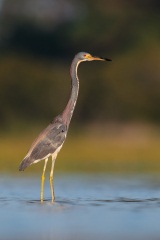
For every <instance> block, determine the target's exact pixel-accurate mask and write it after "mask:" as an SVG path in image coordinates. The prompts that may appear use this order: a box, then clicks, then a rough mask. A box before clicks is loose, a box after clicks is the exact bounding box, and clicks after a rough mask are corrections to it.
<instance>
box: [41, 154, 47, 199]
mask: <svg viewBox="0 0 160 240" xmlns="http://www.w3.org/2000/svg"><path fill="white" fill-rule="evenodd" d="M47 162H48V158H46V159H45V162H44V168H43V173H42V178H41V203H42V202H43V196H44V180H45V171H46V165H47Z"/></svg>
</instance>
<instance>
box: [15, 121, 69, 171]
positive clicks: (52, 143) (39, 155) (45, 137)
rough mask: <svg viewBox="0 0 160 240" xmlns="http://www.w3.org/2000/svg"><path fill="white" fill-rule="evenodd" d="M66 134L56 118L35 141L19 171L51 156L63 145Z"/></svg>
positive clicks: (60, 122) (64, 128)
mask: <svg viewBox="0 0 160 240" xmlns="http://www.w3.org/2000/svg"><path fill="white" fill-rule="evenodd" d="M66 134H67V128H66V126H65V125H64V124H63V122H62V121H61V118H58V117H57V118H56V119H54V121H53V122H52V123H50V124H49V125H48V127H47V128H46V129H44V130H43V131H42V132H41V133H40V134H39V136H38V138H36V139H35V141H34V142H33V144H32V145H31V147H30V149H29V151H28V153H27V155H26V157H25V158H24V159H23V161H22V162H21V164H20V168H19V170H24V169H25V168H26V167H27V166H29V165H31V164H32V163H34V162H38V161H40V160H42V159H44V158H46V157H48V156H50V155H52V154H53V153H54V152H55V151H56V150H57V149H58V148H59V147H60V146H61V145H62V144H63V143H64V141H65V138H66Z"/></svg>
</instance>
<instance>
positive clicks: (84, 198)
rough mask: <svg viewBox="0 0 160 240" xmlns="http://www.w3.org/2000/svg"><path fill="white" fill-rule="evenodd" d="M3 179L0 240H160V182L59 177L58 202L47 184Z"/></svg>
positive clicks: (22, 178)
mask: <svg viewBox="0 0 160 240" xmlns="http://www.w3.org/2000/svg"><path fill="white" fill-rule="evenodd" d="M39 188H40V182H39V177H38V176H36V177H31V176H29V177H28V176H27V177H26V176H25V173H23V174H20V177H18V178H17V177H13V176H12V177H8V176H4V175H1V177H0V240H1V239H3V240H9V239H12V240H22V239H23V240H30V239H39V240H48V239H49V240H50V239H54V240H81V239H83V240H90V239H92V240H97V239H99V240H103V239H107V240H115V239H118V240H121V239H123V240H125V239H129V240H132V239H141V240H143V239H152V240H154V239H157V240H158V239H160V178H155V177H151V176H150V177H149V176H114V175H113V176H108V175H94V174H90V175H83V174H75V175H73V174H71V175H59V174H58V175H56V176H55V195H56V201H55V203H53V204H52V203H51V201H50V192H49V184H48V179H46V184H45V201H44V203H43V204H41V203H40V201H39V191H40V189H39Z"/></svg>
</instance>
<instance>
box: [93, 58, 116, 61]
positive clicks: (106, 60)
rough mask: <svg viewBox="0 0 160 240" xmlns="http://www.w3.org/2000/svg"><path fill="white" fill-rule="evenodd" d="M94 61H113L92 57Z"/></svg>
mask: <svg viewBox="0 0 160 240" xmlns="http://www.w3.org/2000/svg"><path fill="white" fill-rule="evenodd" d="M92 60H98V61H112V60H111V59H109V58H102V57H92Z"/></svg>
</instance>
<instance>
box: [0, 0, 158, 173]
mask: <svg viewBox="0 0 160 240" xmlns="http://www.w3.org/2000/svg"><path fill="white" fill-rule="evenodd" d="M41 1H42V0H41ZM32 2H33V3H35V4H33V10H34V7H35V8H36V1H32ZM42 2H43V1H42ZM47 2H48V1H46V2H45V4H46V5H47V4H48V3H47ZM60 2H61V4H63V3H64V2H68V3H69V4H70V6H71V7H72V6H74V8H73V9H74V10H73V11H72V14H71V16H70V15H69V18H68V19H67V20H66V19H65V15H64V7H63V5H60V6H59V13H60V14H59V15H60V17H59V19H58V20H57V21H56V20H54V21H51V20H50V18H49V17H48V18H47V20H46V19H45V18H44V19H43V18H42V19H41V16H40V18H38V17H36V14H35V15H34V14H33V12H34V11H33V12H32V14H31V12H29V11H28V12H27V11H26V9H25V7H26V3H27V1H26V0H15V1H12V2H11V1H10V0H4V1H3V4H2V6H1V16H0V25H1V31H0V37H1V41H0V53H1V54H0V132H1V136H2V138H1V142H0V145H1V149H2V150H1V157H0V158H1V163H2V165H3V167H4V166H5V167H4V169H5V168H8V167H7V166H13V165H12V164H11V161H12V160H11V159H12V158H13V159H15V160H14V161H18V160H17V159H19V158H23V155H24V154H25V149H26V145H27V146H29V144H30V143H31V140H32V139H33V138H34V137H35V136H36V134H37V133H38V132H39V131H40V130H41V129H42V128H43V127H44V126H46V125H47V123H48V122H50V121H51V119H52V118H53V117H54V116H55V115H57V114H59V113H60V112H61V111H62V110H63V108H64V107H65V104H66V102H67V100H68V97H69V92H70V76H69V67H70V63H71V61H72V58H73V57H74V55H75V54H76V53H77V52H79V51H87V52H90V53H91V54H93V55H98V56H104V57H108V58H111V59H112V60H113V61H112V62H111V63H110V62H108V63H105V62H103V63H102V62H87V63H83V64H81V65H80V67H79V70H78V75H79V79H80V94H79V98H78V102H77V106H76V110H75V113H74V117H73V120H72V129H73V130H72V136H71V143H70V144H68V145H67V146H68V147H66V152H65V153H66V155H64V156H63V155H62V158H63V159H64V158H65V157H66V158H67V159H70V165H68V168H69V169H71V168H72V167H71V166H74V164H75V162H76V163H77V164H78V163H79V164H80V165H79V166H81V163H85V162H86V161H84V155H86V156H88V157H87V158H88V159H92V160H93V161H95V166H97V164H96V163H98V162H99V159H98V157H96V156H98V154H99V152H101V154H100V156H101V157H100V159H101V163H102V165H101V164H99V165H98V166H101V169H108V168H109V164H110V163H111V162H112V163H114V161H115V164H113V165H114V166H116V169H117V166H120V169H121V168H123V166H124V164H125V163H126V162H127V161H128V160H131V161H137V162H138V161H139V160H141V161H142V162H141V163H142V165H143V166H146V165H145V163H144V162H145V161H147V160H148V163H149V162H150V161H151V160H153V162H154V163H155V164H154V166H155V169H159V165H157V161H158V159H159V153H158V152H159V151H158V148H159V147H158V143H159V141H160V134H159V121H160V107H159V102H160V66H159V63H160V3H159V1H158V0H146V1H144V0H141V1H138V0H131V1H127V0H112V1H111V0H108V1H105V0H101V1H93V0H92V1H91V0H85V1H84V0H81V1H78V0H77V1H71V0H68V1H67V0H66V1H60ZM57 4H58V2H57ZM16 9H18V10H17V12H16ZM54 11H56V10H55V9H54ZM26 12H27V14H25V13H26ZM112 122H114V123H117V124H118V126H120V125H121V124H122V125H125V124H128V123H133V122H136V123H137V122H138V123H139V122H140V126H143V125H144V124H145V123H147V124H148V125H147V126H149V127H148V128H146V129H150V124H151V125H152V127H151V129H152V131H151V132H152V133H153V134H151V135H150V133H148V131H149V132H150V130H144V131H143V134H144V136H147V137H146V138H147V139H148V140H147V144H146V145H145V144H144V145H143V143H144V142H145V138H143V139H142V142H140V145H139V146H141V147H142V149H143V150H144V151H143V154H141V151H139V148H138V147H135V143H136V142H138V139H139V136H140V134H141V131H138V132H136V131H135V132H136V133H137V134H136V137H133V138H132V137H131V138H129V139H128V138H127V137H126V135H125V134H122V130H124V128H123V127H118V128H116V127H114V128H111V129H112V130H113V131H111V135H112V134H113V132H114V129H117V135H116V137H115V138H112V140H111V141H110V137H108V132H106V130H105V131H104V129H107V128H108V127H109V128H110V123H112ZM106 123H109V125H107V124H106ZM155 124H156V125H157V126H156V127H154V125H155ZM82 126H83V127H82ZM132 126H133V127H132ZM39 129H40V130H39ZM97 129H99V132H101V134H102V133H103V132H105V133H106V135H104V136H103V138H101V136H102V135H101V134H97ZM100 129H101V130H100ZM119 129H121V130H120V132H121V134H119ZM131 129H132V130H131V132H130V134H131V136H134V134H133V133H134V130H135V129H139V130H140V129H141V127H139V125H138V127H137V128H136V127H135V125H134V124H133V125H132V124H131ZM81 130H82V131H81ZM90 131H91V132H92V136H89V135H87V134H86V132H87V133H89V132H90ZM31 132H33V136H32V135H31ZM80 132H81V134H80ZM155 132H156V133H157V135H156V134H155ZM84 133H85V134H86V135H85V134H84ZM145 133H147V135H145ZM79 134H80V137H77V136H79ZM81 135H83V140H82V138H81ZM30 136H31V137H33V138H32V139H30ZM13 139H15V143H16V145H14V144H12V142H14V140H13ZM21 139H22V140H21ZM25 139H26V141H27V143H28V144H27V143H26V142H25ZM122 139H124V142H125V143H127V142H128V143H129V147H128V149H130V150H128V154H127V155H124V153H126V149H124V146H123V144H122V145H121V142H122ZM102 140H103V141H102ZM17 141H18V142H17ZM21 141H22V143H21ZM75 141H76V143H77V145H76V146H77V147H75V149H77V152H81V154H80V155H79V158H77V154H76V152H75V154H74V153H73V155H72V157H71V155H68V157H67V153H68V152H70V154H71V152H72V150H73V148H72V146H73V145H74V143H75ZM102 142H103V143H104V144H105V146H104V145H103V144H102ZM98 143H100V144H101V148H100V145H99V144H98ZM115 143H117V144H115ZM21 144H22V145H21ZM110 144H111V145H110ZM82 145H83V146H87V145H88V148H89V149H92V146H94V149H95V152H94V154H93V151H89V152H90V155H87V153H86V152H85V151H84V153H83V151H82V150H80V149H79V146H81V147H82ZM124 145H125V144H124ZM4 146H5V147H4ZM9 146H10V147H9ZM18 146H21V147H20V148H21V151H23V153H22V152H21V151H19V148H18ZM102 146H104V147H102ZM118 146H119V147H120V150H119V152H118V153H116V150H117V147H118ZM125 146H127V145H125ZM144 146H145V148H143V147H144ZM8 147H9V148H8ZM7 149H9V151H8V154H9V155H8V157H7V159H8V160H6V162H7V164H6V165H5V162H3V161H4V158H5V155H6V151H7ZM13 149H14V150H15V156H14V157H13V154H12V153H13V152H14V151H13ZM82 149H84V148H82ZM105 149H108V151H107V154H106V151H105ZM20 153H21V155H20V156H19V154H20ZM65 153H64V154H65ZM93 155H94V157H93ZM120 156H121V157H120ZM133 156H134V157H133ZM75 159H76V160H75ZM78 159H79V160H78ZM81 159H82V161H81ZM94 159H95V160H94ZM106 159H107V160H108V162H105V160H106ZM119 159H121V160H122V159H123V160H124V161H125V163H124V164H122V162H121V163H120V164H119V165H118V164H117V160H119ZM74 160H75V161H74ZM68 161H69V160H68ZM10 164H11V165H10ZM17 164H18V162H17ZM106 164H107V165H106ZM82 165H83V164H82ZM113 165H112V167H111V169H113V168H114V166H113ZM62 166H66V165H65V163H64V162H62ZM83 166H85V167H83ZM83 166H81V167H79V168H80V169H81V168H82V169H87V166H86V165H83ZM92 166H93V165H92ZM127 166H130V165H129V162H128V164H127ZM136 166H139V165H136ZM147 166H150V165H147ZM3 167H2V166H1V168H3ZM62 168H63V167H62ZM73 168H74V167H73ZM148 168H149V167H148ZM88 169H90V166H89V165H88ZM95 169H96V167H95ZM138 169H139V167H138Z"/></svg>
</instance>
